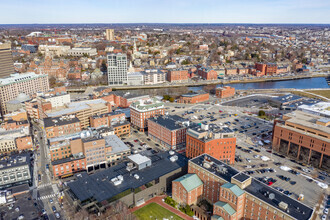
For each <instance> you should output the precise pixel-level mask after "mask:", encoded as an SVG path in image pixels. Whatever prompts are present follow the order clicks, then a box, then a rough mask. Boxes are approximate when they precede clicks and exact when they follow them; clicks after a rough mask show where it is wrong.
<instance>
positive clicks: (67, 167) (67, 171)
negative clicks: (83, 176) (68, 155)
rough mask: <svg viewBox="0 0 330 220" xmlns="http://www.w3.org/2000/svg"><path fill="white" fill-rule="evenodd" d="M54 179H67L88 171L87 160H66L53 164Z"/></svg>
mask: <svg viewBox="0 0 330 220" xmlns="http://www.w3.org/2000/svg"><path fill="white" fill-rule="evenodd" d="M52 167H53V174H54V177H65V176H69V175H71V174H73V173H75V172H79V171H83V170H86V159H85V158H79V159H74V158H72V159H71V160H70V159H65V160H63V162H62V161H61V160H60V161H56V162H53V163H52Z"/></svg>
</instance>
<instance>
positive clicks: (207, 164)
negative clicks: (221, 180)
mask: <svg viewBox="0 0 330 220" xmlns="http://www.w3.org/2000/svg"><path fill="white" fill-rule="evenodd" d="M203 167H205V168H208V169H209V168H211V164H210V163H208V162H204V163H203Z"/></svg>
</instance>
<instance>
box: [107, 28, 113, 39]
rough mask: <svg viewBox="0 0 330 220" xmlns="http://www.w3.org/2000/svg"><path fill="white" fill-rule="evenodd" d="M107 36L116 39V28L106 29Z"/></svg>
mask: <svg viewBox="0 0 330 220" xmlns="http://www.w3.org/2000/svg"><path fill="white" fill-rule="evenodd" d="M105 37H106V39H107V40H114V39H115V30H114V29H106V30H105Z"/></svg>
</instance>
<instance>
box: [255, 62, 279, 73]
mask: <svg viewBox="0 0 330 220" xmlns="http://www.w3.org/2000/svg"><path fill="white" fill-rule="evenodd" d="M255 68H256V71H259V72H260V75H263V76H264V75H266V76H269V75H276V74H277V64H276V63H256V64H255Z"/></svg>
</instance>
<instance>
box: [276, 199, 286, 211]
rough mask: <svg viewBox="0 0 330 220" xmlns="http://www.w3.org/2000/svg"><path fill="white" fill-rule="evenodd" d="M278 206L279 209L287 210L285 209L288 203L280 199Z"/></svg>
mask: <svg viewBox="0 0 330 220" xmlns="http://www.w3.org/2000/svg"><path fill="white" fill-rule="evenodd" d="M278 206H279V207H280V208H281V209H283V210H287V209H288V204H287V203H285V202H283V201H281V202H280V203H279V204H278Z"/></svg>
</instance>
